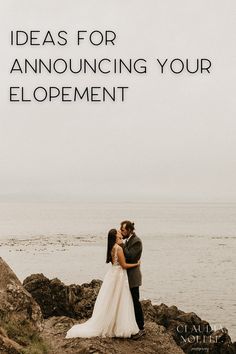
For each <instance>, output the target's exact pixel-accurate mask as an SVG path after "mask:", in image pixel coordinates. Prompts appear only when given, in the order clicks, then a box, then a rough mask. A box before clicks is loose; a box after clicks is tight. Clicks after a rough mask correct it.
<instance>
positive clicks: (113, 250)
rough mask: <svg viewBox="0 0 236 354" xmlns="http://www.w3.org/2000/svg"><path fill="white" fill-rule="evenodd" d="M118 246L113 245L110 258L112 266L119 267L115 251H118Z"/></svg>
mask: <svg viewBox="0 0 236 354" xmlns="http://www.w3.org/2000/svg"><path fill="white" fill-rule="evenodd" d="M118 247H119V246H118V245H117V244H115V245H114V246H113V248H112V251H111V257H112V264H113V265H120V263H119V261H118V256H117V251H118Z"/></svg>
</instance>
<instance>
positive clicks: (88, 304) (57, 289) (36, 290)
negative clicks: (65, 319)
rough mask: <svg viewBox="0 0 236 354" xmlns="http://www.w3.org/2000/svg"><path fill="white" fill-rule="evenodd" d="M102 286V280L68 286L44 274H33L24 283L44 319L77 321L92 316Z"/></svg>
mask: <svg viewBox="0 0 236 354" xmlns="http://www.w3.org/2000/svg"><path fill="white" fill-rule="evenodd" d="M101 284H102V281H101V280H92V281H91V283H89V284H87V283H85V284H83V285H74V284H73V285H69V286H66V285H65V284H63V283H62V282H61V281H60V280H59V279H57V278H55V279H52V280H49V279H48V278H46V277H45V276H44V275H43V274H33V275H31V276H29V277H27V278H26V279H25V280H24V282H23V285H24V287H25V289H26V290H27V291H28V292H30V293H31V295H32V296H33V298H34V299H35V300H36V301H37V303H38V304H39V305H40V307H41V311H42V313H43V316H44V318H48V317H51V316H69V317H73V318H76V319H84V318H89V317H90V316H91V315H92V311H93V306H94V303H95V300H96V297H97V294H98V291H99V289H100V287H101Z"/></svg>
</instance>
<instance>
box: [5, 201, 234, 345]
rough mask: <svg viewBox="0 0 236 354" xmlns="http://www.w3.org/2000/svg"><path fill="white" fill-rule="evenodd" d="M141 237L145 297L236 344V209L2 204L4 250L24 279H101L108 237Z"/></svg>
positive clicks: (231, 206) (192, 205) (194, 205)
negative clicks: (123, 231)
mask: <svg viewBox="0 0 236 354" xmlns="http://www.w3.org/2000/svg"><path fill="white" fill-rule="evenodd" d="M127 218H128V219H131V220H133V221H135V224H136V232H137V234H138V235H139V236H140V237H141V238H142V240H143V245H144V252H143V258H142V273H143V286H142V288H141V289H142V298H150V299H151V300H152V301H153V302H155V303H158V304H159V303H161V302H164V303H166V304H167V305H173V304H174V305H176V306H178V307H179V308H180V309H182V310H184V311H194V312H196V313H197V314H198V315H199V316H200V317H201V318H203V319H206V320H208V321H209V322H210V323H211V324H212V325H214V326H215V327H216V328H219V327H221V326H226V327H227V328H228V329H229V334H230V335H231V337H232V339H233V340H236V323H235V319H236V300H235V299H236V283H235V269H236V260H235V251H236V203H230V204H229V203H228V204H227V203H212V204H211V203H205V204H201V203H83V204H80V203H72V202H71V203H20V204H19V203H0V221H1V222H0V245H1V247H0V251H1V256H2V257H3V258H4V259H5V260H6V261H7V262H8V263H9V264H10V265H11V267H12V268H13V269H14V270H15V272H16V273H17V275H18V276H19V278H20V279H21V280H23V279H24V278H25V277H26V276H28V275H29V274H31V273H38V272H42V273H44V274H45V275H46V276H48V277H50V278H51V277H58V278H60V279H61V280H63V281H64V282H65V283H67V284H69V283H78V284H79V283H82V282H87V281H90V280H92V279H94V278H100V279H102V278H103V276H104V274H105V272H106V270H107V265H105V264H104V258H105V253H106V235H107V231H108V230H109V229H110V228H113V227H118V226H119V222H120V221H121V220H123V219H127Z"/></svg>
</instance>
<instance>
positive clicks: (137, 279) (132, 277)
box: [123, 234, 143, 288]
mask: <svg viewBox="0 0 236 354" xmlns="http://www.w3.org/2000/svg"><path fill="white" fill-rule="evenodd" d="M142 249H143V246H142V241H141V240H140V238H139V237H138V236H137V235H135V234H133V235H132V236H131V237H130V239H129V240H128V241H127V242H125V244H124V247H123V250H124V255H125V259H126V262H127V263H137V262H138V260H139V259H140V258H141V254H142ZM127 274H128V279H129V287H130V288H136V287H137V286H140V285H142V274H141V271H140V266H138V267H135V268H130V269H127Z"/></svg>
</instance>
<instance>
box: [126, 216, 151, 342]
mask: <svg viewBox="0 0 236 354" xmlns="http://www.w3.org/2000/svg"><path fill="white" fill-rule="evenodd" d="M120 231H121V234H122V236H123V239H125V240H126V242H125V244H124V247H123V250H124V255H125V258H126V262H127V263H136V262H137V261H138V260H139V259H140V258H141V254H142V241H141V240H140V238H139V237H138V236H136V234H135V232H134V223H132V222H131V221H129V220H125V221H122V222H121V224H120ZM127 274H128V279H129V287H130V291H131V294H132V298H133V303H134V312H135V318H136V322H137V325H138V327H139V332H138V333H137V334H135V335H134V336H132V338H133V339H138V338H140V337H142V336H143V335H145V334H146V332H145V329H144V318H143V311H142V307H141V304H140V301H139V286H140V285H141V284H142V275H141V272H140V267H135V268H130V269H127Z"/></svg>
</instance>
